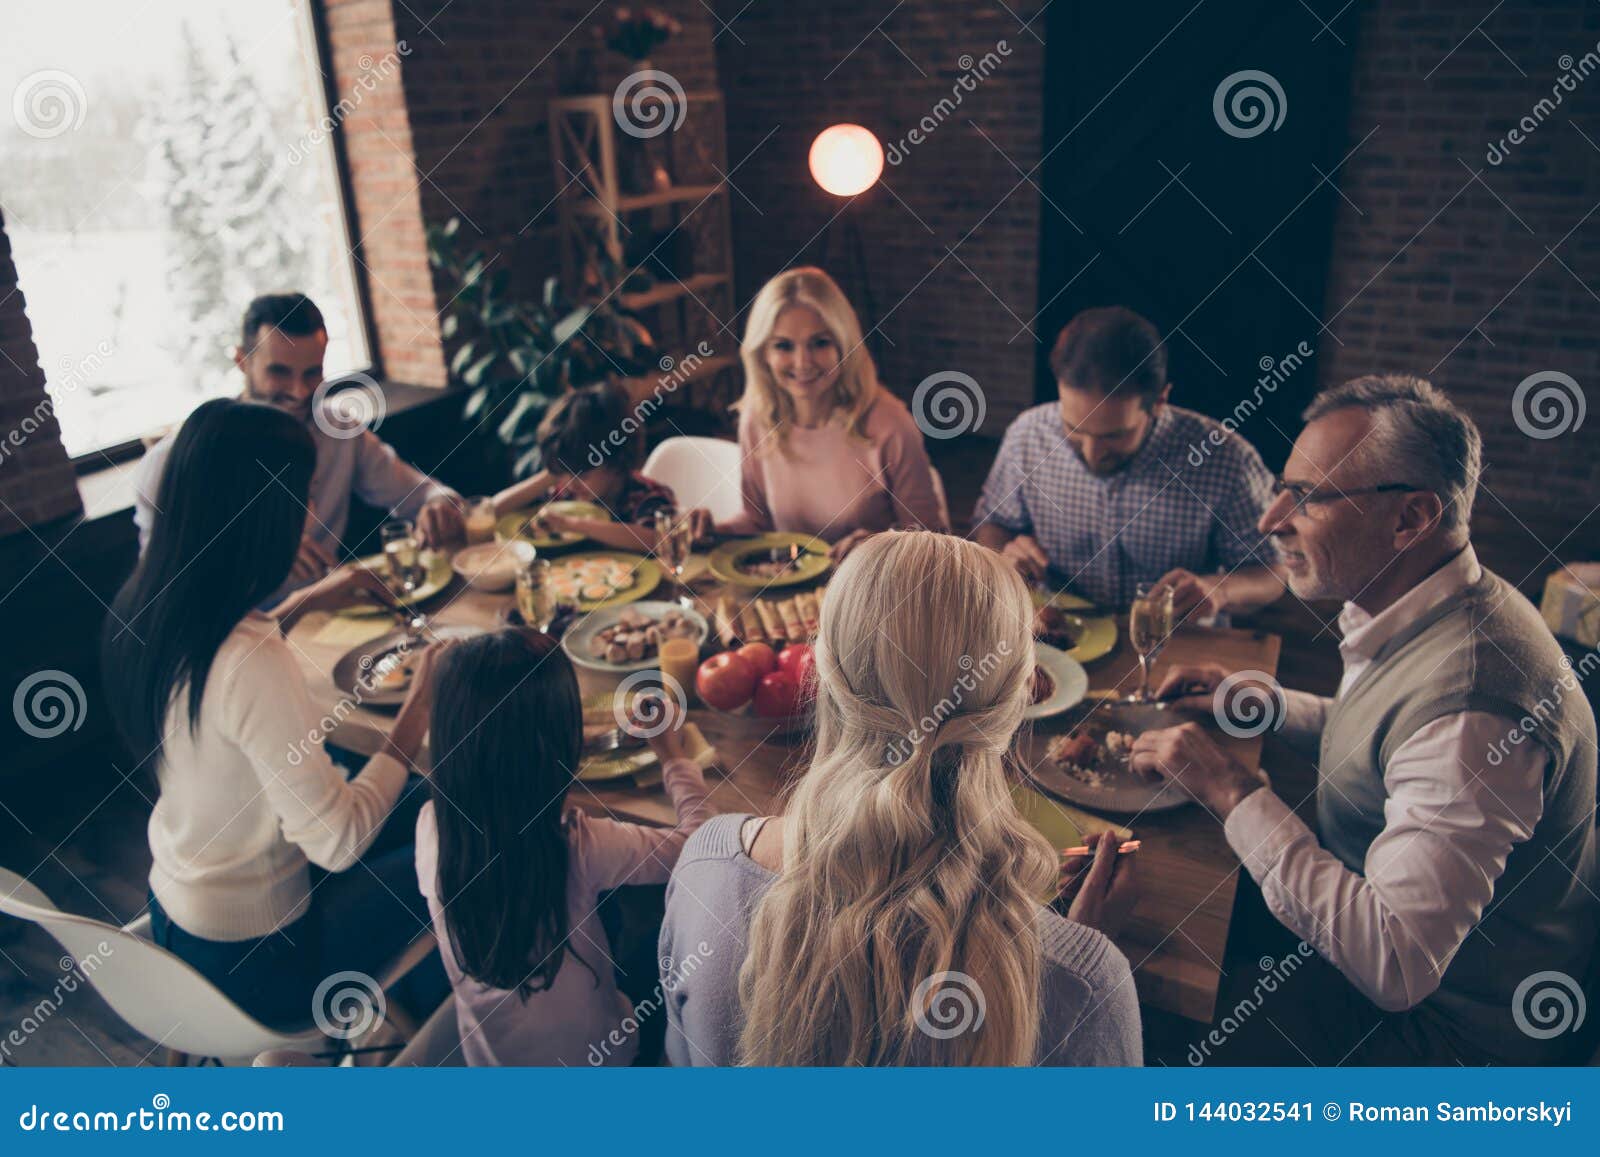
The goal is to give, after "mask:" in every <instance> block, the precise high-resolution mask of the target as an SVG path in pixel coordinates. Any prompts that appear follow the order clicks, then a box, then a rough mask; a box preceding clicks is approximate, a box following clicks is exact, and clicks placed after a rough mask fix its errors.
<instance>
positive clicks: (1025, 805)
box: [1011, 783, 1133, 852]
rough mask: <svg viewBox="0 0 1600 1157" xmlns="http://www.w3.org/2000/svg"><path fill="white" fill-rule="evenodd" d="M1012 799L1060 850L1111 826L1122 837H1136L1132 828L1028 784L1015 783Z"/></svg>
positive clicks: (1019, 809) (1072, 846)
mask: <svg viewBox="0 0 1600 1157" xmlns="http://www.w3.org/2000/svg"><path fill="white" fill-rule="evenodd" d="M1011 798H1012V800H1013V801H1014V802H1015V803H1016V805H1017V811H1019V812H1021V813H1022V818H1023V819H1025V820H1027V821H1028V822H1029V823H1030V824H1032V825H1033V826H1034V827H1035V828H1036V829H1038V830H1039V831H1040V832H1041V833H1043V835H1044V838H1045V839H1047V840H1049V841H1050V843H1051V845H1052V846H1053V847H1054V848H1055V849H1056V850H1057V851H1058V852H1059V851H1065V850H1066V849H1067V848H1074V847H1077V846H1078V845H1079V844H1082V843H1083V842H1084V841H1085V839H1086V838H1087V837H1089V836H1097V835H1099V834H1100V833H1101V832H1103V831H1106V830H1108V829H1109V830H1111V831H1114V832H1116V833H1117V838H1118V839H1119V840H1128V839H1132V838H1133V832H1132V830H1130V829H1129V828H1125V827H1123V826H1122V825H1121V824H1117V823H1112V822H1111V821H1110V820H1105V819H1101V818H1100V817H1099V816H1092V815H1090V814H1089V813H1088V812H1083V811H1079V810H1078V809H1077V808H1075V807H1073V806H1072V805H1071V804H1064V803H1062V802H1061V801H1059V800H1054V799H1051V798H1050V797H1049V796H1047V795H1045V794H1044V793H1043V792H1039V791H1034V790H1033V788H1031V787H1029V786H1028V785H1027V784H1022V783H1018V784H1013V785H1012V786H1011Z"/></svg>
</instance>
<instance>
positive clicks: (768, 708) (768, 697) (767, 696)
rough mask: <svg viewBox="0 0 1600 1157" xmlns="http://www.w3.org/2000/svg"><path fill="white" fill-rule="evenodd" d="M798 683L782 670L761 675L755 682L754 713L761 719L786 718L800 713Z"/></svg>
mask: <svg viewBox="0 0 1600 1157" xmlns="http://www.w3.org/2000/svg"><path fill="white" fill-rule="evenodd" d="M800 706H801V700H800V685H799V684H798V683H797V682H795V680H794V677H793V676H791V675H789V674H787V673H786V672H784V671H773V672H772V673H770V674H767V675H763V676H761V682H760V683H757V684H756V701H755V713H756V715H757V716H758V717H759V718H762V719H788V718H790V717H791V716H794V715H798V714H799V713H800Z"/></svg>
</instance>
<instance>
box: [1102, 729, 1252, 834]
mask: <svg viewBox="0 0 1600 1157" xmlns="http://www.w3.org/2000/svg"><path fill="white" fill-rule="evenodd" d="M1128 765H1129V766H1130V767H1132V768H1133V770H1135V771H1141V772H1144V773H1145V774H1147V775H1148V774H1151V773H1155V774H1157V775H1160V776H1162V777H1163V778H1166V779H1172V780H1176V781H1177V782H1178V784H1179V786H1181V787H1182V788H1183V789H1184V790H1185V791H1187V792H1188V793H1189V794H1190V795H1192V796H1194V798H1195V799H1197V800H1199V801H1200V803H1201V804H1202V805H1203V806H1204V807H1205V808H1206V809H1207V810H1208V811H1210V812H1211V814H1212V815H1213V816H1215V817H1216V818H1217V819H1218V820H1226V819H1227V818H1228V815H1229V813H1231V812H1232V811H1233V809H1234V808H1236V807H1238V806H1239V804H1240V803H1241V802H1242V801H1243V800H1244V798H1245V796H1247V795H1249V794H1250V793H1251V792H1253V791H1255V790H1256V789H1257V788H1260V787H1263V786H1265V784H1266V782H1267V780H1266V777H1265V776H1264V775H1260V774H1258V773H1256V772H1252V771H1250V770H1249V769H1248V768H1246V767H1245V766H1244V765H1243V764H1242V763H1240V762H1239V761H1238V760H1237V759H1235V758H1234V757H1233V756H1231V755H1229V754H1228V753H1227V752H1226V751H1224V750H1223V749H1222V747H1221V746H1220V745H1219V744H1218V743H1217V741H1216V740H1215V739H1214V738H1212V736H1211V735H1210V734H1208V733H1207V731H1206V730H1205V728H1203V727H1201V726H1200V725H1199V724H1198V723H1182V724H1179V725H1178V726H1177V727H1164V728H1162V729H1161V730H1160V731H1146V732H1144V733H1143V734H1141V735H1139V737H1138V738H1136V739H1135V740H1134V741H1133V749H1132V752H1131V754H1130V755H1129V757H1128Z"/></svg>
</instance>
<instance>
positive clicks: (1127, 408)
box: [973, 308, 1284, 617]
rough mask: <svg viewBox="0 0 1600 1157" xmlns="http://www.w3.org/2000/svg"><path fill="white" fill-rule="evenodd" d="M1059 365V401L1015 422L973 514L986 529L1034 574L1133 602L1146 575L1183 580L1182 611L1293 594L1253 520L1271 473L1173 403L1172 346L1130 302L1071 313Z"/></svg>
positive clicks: (1058, 348)
mask: <svg viewBox="0 0 1600 1157" xmlns="http://www.w3.org/2000/svg"><path fill="white" fill-rule="evenodd" d="M1050 366H1051V368H1052V369H1053V370H1054V371H1055V375H1056V381H1057V383H1058V384H1059V385H1060V387H1061V400H1060V401H1059V402H1057V403H1047V404H1045V405H1042V406H1035V407H1034V408H1033V409H1031V410H1028V411H1026V412H1025V413H1024V414H1022V416H1021V417H1019V418H1018V419H1017V420H1016V421H1015V422H1013V423H1012V424H1011V427H1010V429H1008V430H1007V431H1006V436H1005V440H1004V442H1002V444H1001V446H1000V453H999V455H998V456H997V457H996V458H995V462H994V465H993V467H991V468H990V470H989V478H988V481H987V482H985V483H984V487H983V494H982V495H981V496H980V497H979V499H978V506H977V509H976V510H975V511H974V512H973V524H974V526H975V527H976V532H977V539H978V541H979V542H981V543H983V544H984V545H985V546H987V547H989V548H991V549H992V550H998V551H1000V552H1001V553H1002V554H1004V555H1005V556H1006V557H1007V558H1009V559H1011V560H1012V562H1013V563H1015V564H1016V567H1017V569H1018V570H1019V571H1021V572H1022V576H1023V577H1024V578H1026V579H1029V580H1030V581H1044V582H1049V583H1051V584H1052V585H1053V586H1058V587H1059V586H1066V587H1068V588H1070V589H1071V590H1073V591H1074V592H1075V593H1077V594H1080V595H1083V596H1085V597H1087V598H1089V599H1091V600H1093V601H1094V602H1096V603H1099V604H1101V605H1105V606H1116V607H1121V606H1126V605H1128V604H1129V603H1131V602H1132V601H1133V596H1134V587H1135V585H1136V584H1138V583H1142V582H1143V583H1150V582H1155V583H1159V584H1161V585H1163V586H1170V587H1172V589H1173V607H1174V611H1175V612H1176V614H1178V615H1179V616H1188V615H1190V614H1191V613H1192V614H1194V615H1195V616H1199V617H1204V616H1208V615H1212V614H1216V613H1219V612H1222V611H1239V610H1248V609H1253V608H1255V607H1260V606H1263V605H1265V604H1266V603H1269V602H1271V601H1272V600H1274V599H1276V598H1278V597H1279V596H1280V595H1282V594H1283V591H1284V586H1283V583H1282V581H1281V580H1280V579H1279V578H1278V576H1277V574H1276V573H1275V572H1274V571H1273V569H1272V565H1273V564H1274V563H1275V562H1276V554H1275V552H1274V550H1273V547H1272V545H1271V544H1270V542H1268V541H1267V540H1265V539H1264V537H1263V536H1262V534H1261V533H1260V532H1259V531H1258V530H1257V529H1256V523H1257V522H1258V521H1259V520H1260V518H1261V516H1262V514H1263V513H1265V511H1266V509H1267V506H1268V505H1269V504H1270V503H1271V501H1272V487H1273V480H1272V475H1270V474H1269V473H1268V472H1267V468H1266V466H1265V465H1263V464H1262V461H1261V456H1260V455H1259V454H1257V453H1256V451H1255V448H1254V447H1253V446H1251V445H1250V443H1248V442H1246V441H1245V440H1244V439H1243V438H1241V437H1240V436H1239V435H1238V434H1236V433H1234V432H1232V431H1230V430H1227V429H1224V428H1223V427H1222V426H1221V425H1220V424H1219V423H1217V422H1214V421H1212V420H1211V419H1210V418H1207V417H1205V416H1204V415H1201V414H1197V413H1195V412H1193V411H1192V410H1185V409H1181V408H1180V407H1178V406H1174V405H1171V404H1169V403H1168V401H1167V395H1168V394H1169V393H1171V391H1172V386H1171V384H1170V383H1169V382H1168V381H1167V354H1166V347H1165V346H1164V345H1163V344H1162V342H1161V335H1160V334H1159V333H1158V332H1157V330H1156V327H1155V326H1153V325H1151V324H1150V322H1148V321H1146V320H1145V319H1144V318H1142V317H1140V316H1139V315H1138V314H1136V313H1134V312H1133V311H1131V310H1128V309H1122V308H1112V309H1091V310H1087V311H1085V312H1083V313H1080V314H1079V315H1078V316H1077V317H1075V318H1073V319H1072V321H1071V322H1069V323H1068V325H1067V327H1066V328H1065V329H1063V330H1062V331H1061V336H1060V337H1059V338H1058V339H1057V340H1056V345H1055V349H1054V350H1053V351H1052V352H1051V355H1050Z"/></svg>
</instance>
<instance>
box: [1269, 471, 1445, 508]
mask: <svg viewBox="0 0 1600 1157" xmlns="http://www.w3.org/2000/svg"><path fill="white" fill-rule="evenodd" d="M1422 489H1423V487H1421V486H1413V485H1411V483H1409V482H1385V483H1383V484H1382V485H1380V486H1360V487H1356V488H1354V489H1351V490H1340V489H1339V488H1338V487H1334V488H1332V489H1329V490H1318V489H1316V487H1314V486H1307V485H1306V484H1305V483H1303V482H1289V481H1287V480H1286V479H1285V478H1284V477H1283V475H1282V474H1279V475H1278V476H1277V477H1276V478H1274V479H1273V480H1272V497H1273V498H1277V497H1278V496H1279V495H1280V494H1287V495H1288V496H1289V497H1290V499H1291V500H1292V501H1293V502H1294V506H1295V509H1296V510H1300V509H1303V508H1304V507H1307V506H1322V505H1325V504H1327V503H1329V502H1343V501H1344V500H1346V499H1348V498H1353V497H1355V496H1356V495H1358V494H1389V493H1398V492H1400V491H1418V490H1422Z"/></svg>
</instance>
